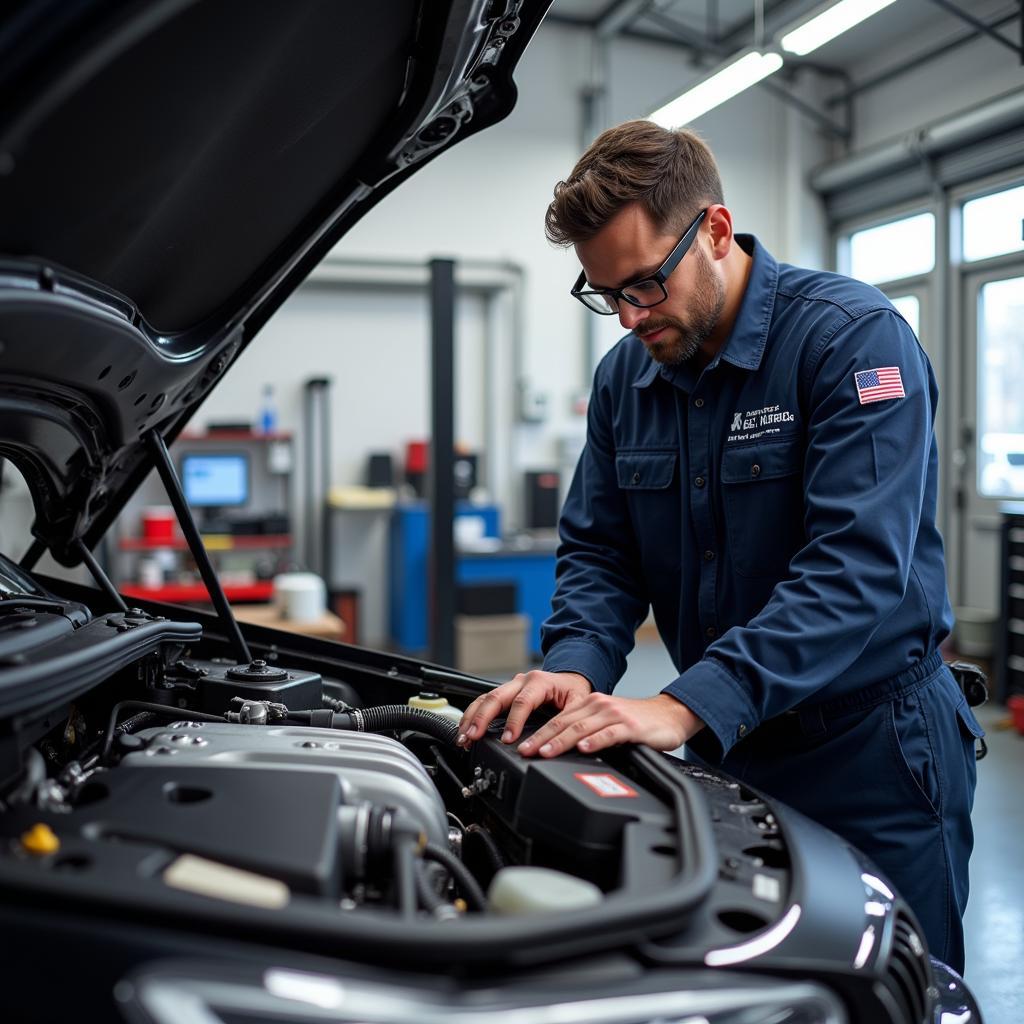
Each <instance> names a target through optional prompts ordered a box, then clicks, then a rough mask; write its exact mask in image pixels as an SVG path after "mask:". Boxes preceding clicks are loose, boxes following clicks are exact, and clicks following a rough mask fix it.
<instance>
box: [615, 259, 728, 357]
mask: <svg viewBox="0 0 1024 1024" xmlns="http://www.w3.org/2000/svg"><path fill="white" fill-rule="evenodd" d="M696 255H697V257H698V263H697V284H696V287H695V288H694V292H693V298H692V299H691V300H690V301H689V303H688V307H689V308H688V310H687V318H686V320H681V319H679V318H678V317H674V316H664V317H653V316H652V317H649V318H648V319H647V320H645V321H644V322H643V324H642V327H643V334H640V332H639V331H635V332H634V333H636V334H638V335H639V336H640V337H641V338H643V337H645V336H647V335H651V334H656V333H657V332H658V331H660V330H663V329H664V328H666V327H667V328H669V330H670V333H669V334H668V335H667V336H666V337H664V338H659V339H658V340H657V341H645V342H644V344H645V345H646V346H647V351H648V352H650V354H651V358H652V359H653V360H654V361H655V362H657V363H662V364H663V365H665V366H681V365H682V364H683V363H685V362H687V360H690V359H692V358H693V357H694V356H695V355H696V354H697V352H698V351H699V350H700V347H701V345H703V344H704V342H705V341H707V339H708V338H709V337H710V336H711V332H712V331H713V330H714V329H715V325H716V324H717V323H718V318H719V316H721V314H722V309H723V307H724V306H725V285H724V284H723V283H722V282H721V281H720V280H719V279H718V277H717V276H716V275H715V272H714V270H713V269H712V267H711V260H710V259H709V258H708V257H707V256H706V255H705V254H704V252H703V251H702V250H699V249H698V250H697V252H696Z"/></svg>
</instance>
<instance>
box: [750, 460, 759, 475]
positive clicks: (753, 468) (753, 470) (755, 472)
mask: <svg viewBox="0 0 1024 1024" xmlns="http://www.w3.org/2000/svg"><path fill="white" fill-rule="evenodd" d="M750 475H751V476H760V475H761V467H760V466H759V465H758V464H757V463H756V462H755V463H754V464H753V465H752V466H751V467H750Z"/></svg>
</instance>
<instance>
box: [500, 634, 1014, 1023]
mask: <svg viewBox="0 0 1024 1024" xmlns="http://www.w3.org/2000/svg"><path fill="white" fill-rule="evenodd" d="M674 677H675V670H674V668H673V667H672V662H671V661H670V660H669V657H668V655H667V654H666V652H665V650H664V648H663V647H662V646H661V644H660V642H658V641H649V642H642V643H639V644H637V646H636V648H635V649H634V651H633V653H632V654H631V655H630V657H629V665H628V668H627V671H626V675H625V677H624V678H623V680H622V682H621V683H620V684H619V687H618V688H617V690H616V693H617V694H618V695H620V696H623V697H645V696H650V695H651V694H654V693H657V692H658V691H659V690H660V689H661V688H662V687H663V686H665V684H666V683H668V682H670V681H671V680H672V679H673V678H674ZM494 678H498V676H497V675H495V677H494ZM505 678H509V677H508V676H506V677H505ZM977 715H978V719H979V720H980V721H981V724H982V725H983V726H984V727H985V730H986V732H987V733H988V736H987V742H988V748H989V753H988V757H987V758H985V760H983V761H981V762H979V764H978V789H977V794H976V797H975V804H974V815H973V820H974V836H975V846H974V855H973V857H972V859H971V898H970V903H969V905H968V908H967V916H966V919H965V929H966V944H967V970H966V980H967V983H968V985H969V986H970V988H971V990H972V991H973V992H974V994H975V997H976V998H977V1000H978V1005H979V1006H980V1007H981V1011H982V1013H983V1015H984V1018H985V1024H1020V1022H1022V1021H1024V979H1022V977H1021V967H1022V965H1024V736H1020V735H1018V734H1017V733H1016V732H1015V731H1013V730H1012V729H1007V728H1000V727H999V726H1000V723H1001V722H1004V721H1005V720H1006V719H1007V715H1008V713H1007V712H1006V710H1005V709H1004V708H1002V707H997V706H993V705H986V706H984V707H982V708H979V709H977Z"/></svg>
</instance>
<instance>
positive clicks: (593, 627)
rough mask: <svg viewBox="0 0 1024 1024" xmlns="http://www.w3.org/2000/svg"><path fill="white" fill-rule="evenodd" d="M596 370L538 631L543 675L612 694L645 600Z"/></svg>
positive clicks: (605, 397) (606, 396) (607, 398)
mask: <svg viewBox="0 0 1024 1024" xmlns="http://www.w3.org/2000/svg"><path fill="white" fill-rule="evenodd" d="M602 377H603V374H602V371H601V368H600V367H599V368H598V373H597V375H596V376H595V381H594V389H593V393H592V396H591V400H590V405H589V407H588V410H587V442H586V446H585V447H584V449H583V454H582V455H581V456H580V461H579V463H578V465H577V467H576V472H575V474H574V476H573V480H572V484H571V486H570V488H569V494H568V496H567V498H566V501H565V506H564V508H563V510H562V516H561V519H560V520H559V524H558V530H559V537H560V539H561V544H560V546H559V549H558V561H557V567H556V570H555V581H556V582H555V593H554V596H553V597H552V600H551V608H552V613H551V616H550V617H549V618H548V619H547V621H546V622H545V623H544V625H543V626H542V627H541V649H542V650H543V652H544V665H543V667H544V670H545V671H547V672H578V673H580V674H581V675H583V676H586V678H587V679H589V680H590V684H591V686H592V687H593V688H594V689H595V690H597V691H599V692H602V693H611V691H612V689H613V688H614V686H615V684H616V683H617V682H618V681H619V679H620V678H621V677H622V675H623V673H624V672H625V670H626V655H627V654H628V653H629V652H630V651H631V650H632V649H633V644H634V640H635V635H636V629H637V627H638V626H639V625H640V623H641V622H642V621H643V620H644V618H645V616H646V615H647V610H648V607H649V600H648V598H647V596H646V593H645V588H644V585H643V582H642V577H641V573H640V567H639V566H640V559H639V553H638V550H637V546H636V541H635V539H634V536H633V525H632V523H631V521H630V517H629V509H628V506H627V504H626V501H625V499H624V498H623V495H622V492H621V490H620V489H619V486H618V479H617V477H616V472H615V451H614V445H613V441H612V432H611V422H612V415H611V402H612V396H611V395H610V393H609V391H608V389H607V388H606V387H603V386H602V384H601V381H602Z"/></svg>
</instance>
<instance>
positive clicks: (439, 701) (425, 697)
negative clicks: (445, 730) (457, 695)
mask: <svg viewBox="0 0 1024 1024" xmlns="http://www.w3.org/2000/svg"><path fill="white" fill-rule="evenodd" d="M409 707H411V708H423V710H424V711H433V712H434V714H435V715H442V716H443V717H444V718H449V719H451V720H452V721H453V722H461V721H462V712H461V711H460V710H459V709H458V708H453V707H452V706H451V704H449V703H448V698H447V697H440V696H438V695H437V694H436V693H418V694H416V696H415V697H410V698H409Z"/></svg>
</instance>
